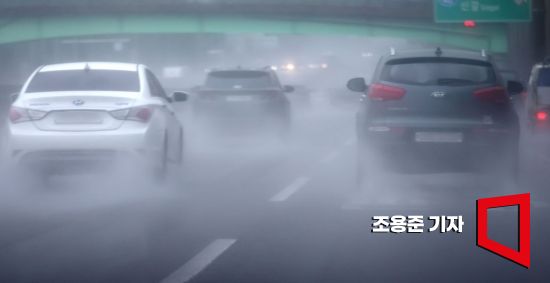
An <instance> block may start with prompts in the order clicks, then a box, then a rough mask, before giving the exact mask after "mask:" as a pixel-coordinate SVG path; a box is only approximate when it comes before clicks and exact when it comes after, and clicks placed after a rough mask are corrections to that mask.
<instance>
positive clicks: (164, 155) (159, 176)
mask: <svg viewBox="0 0 550 283" xmlns="http://www.w3.org/2000/svg"><path fill="white" fill-rule="evenodd" d="M167 175H168V137H167V136H166V135H165V136H164V142H163V146H162V150H161V156H160V164H159V166H158V167H157V168H156V169H155V176H154V178H155V181H157V182H158V183H163V182H164V181H166V177H167Z"/></svg>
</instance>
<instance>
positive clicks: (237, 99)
mask: <svg viewBox="0 0 550 283" xmlns="http://www.w3.org/2000/svg"><path fill="white" fill-rule="evenodd" d="M225 100H226V101H229V102H242V101H251V100H252V97H250V96H246V95H234V96H227V97H226V98H225Z"/></svg>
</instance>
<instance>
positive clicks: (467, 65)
mask: <svg viewBox="0 0 550 283" xmlns="http://www.w3.org/2000/svg"><path fill="white" fill-rule="evenodd" d="M381 79H382V80H383V81H388V82H394V83H400V84H413V85H449V86H453V85H457V86H460V85H476V84H486V83H494V82H495V73H494V71H493V68H492V67H491V64H489V63H487V62H482V61H476V60H466V59H453V58H407V59H396V60H392V61H389V62H388V63H386V66H385V67H384V69H383V70H382V74H381Z"/></svg>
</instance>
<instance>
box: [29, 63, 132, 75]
mask: <svg viewBox="0 0 550 283" xmlns="http://www.w3.org/2000/svg"><path fill="white" fill-rule="evenodd" d="M138 66H139V65H138V64H134V63H118V62H72V63H63V64H52V65H44V66H42V67H41V68H40V69H39V71H38V72H40V73H42V72H55V71H72V70H85V69H90V70H112V71H131V72H132V71H133V72H136V71H137V70H138Z"/></svg>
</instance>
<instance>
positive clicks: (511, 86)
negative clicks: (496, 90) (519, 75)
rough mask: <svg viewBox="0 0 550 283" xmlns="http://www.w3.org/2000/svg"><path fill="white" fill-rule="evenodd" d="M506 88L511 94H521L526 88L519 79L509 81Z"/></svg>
mask: <svg viewBox="0 0 550 283" xmlns="http://www.w3.org/2000/svg"><path fill="white" fill-rule="evenodd" d="M506 88H507V89H508V93H509V94H510V95H516V94H520V93H522V92H523V91H524V90H525V87H524V86H523V84H522V83H520V82H518V81H508V83H507V86H506Z"/></svg>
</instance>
